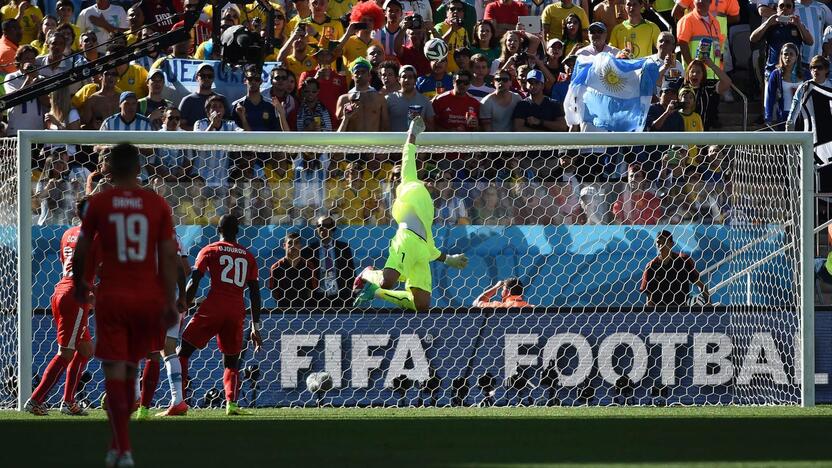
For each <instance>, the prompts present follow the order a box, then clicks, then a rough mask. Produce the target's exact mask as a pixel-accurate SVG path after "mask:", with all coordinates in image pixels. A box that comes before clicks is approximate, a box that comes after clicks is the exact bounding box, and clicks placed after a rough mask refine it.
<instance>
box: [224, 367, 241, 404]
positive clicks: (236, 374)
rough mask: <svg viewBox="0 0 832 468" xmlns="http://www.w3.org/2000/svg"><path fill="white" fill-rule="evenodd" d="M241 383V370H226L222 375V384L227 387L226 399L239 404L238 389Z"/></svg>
mask: <svg viewBox="0 0 832 468" xmlns="http://www.w3.org/2000/svg"><path fill="white" fill-rule="evenodd" d="M239 382H240V370H239V369H229V368H227V367H226V368H225V372H223V374H222V384H223V386H224V387H225V399H226V400H227V401H233V402H235V403H236V402H237V387H239V385H238V384H239Z"/></svg>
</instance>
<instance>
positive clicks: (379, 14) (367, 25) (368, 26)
mask: <svg viewBox="0 0 832 468" xmlns="http://www.w3.org/2000/svg"><path fill="white" fill-rule="evenodd" d="M350 21H351V22H350V25H349V26H347V31H346V33H344V37H343V38H341V42H340V45H339V46H338V47H336V48H335V55H336V56H337V55H339V50H342V51H343V60H344V68H349V66H350V64H351V63H352V62H353V61H354V60H355V59H357V58H359V57H366V56H367V50H368V49H369V48H370V46H373V45H375V46H378V47H380V48H383V46H382V44H381V42H379V41H378V40H377V39H373V38H372V33H373V31H374V30H376V29H378V28H380V27H382V26H383V25H384V12H383V11H382V10H381V8H379V6H378V5H376V4H375V3H374V2H363V3H359V4H358V5H356V6H355V7H354V8H353V9H352V13H351V14H350Z"/></svg>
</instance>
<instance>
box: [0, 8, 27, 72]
mask: <svg viewBox="0 0 832 468" xmlns="http://www.w3.org/2000/svg"><path fill="white" fill-rule="evenodd" d="M22 37H23V31H21V29H20V23H19V22H18V21H17V20H16V19H7V20H4V21H3V37H2V38H0V72H3V73H11V72H14V71H17V66H16V65H15V57H16V54H17V48H18V46H19V45H20V43H21V42H20V40H21V38H22Z"/></svg>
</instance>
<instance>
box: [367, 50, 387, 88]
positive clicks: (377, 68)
mask: <svg viewBox="0 0 832 468" xmlns="http://www.w3.org/2000/svg"><path fill="white" fill-rule="evenodd" d="M366 59H367V60H369V61H370V86H372V87H373V89H376V90H379V89H381V88H382V87H383V86H384V84H383V83H382V82H381V76H380V73H381V62H383V61H384V49H382V48H381V46H380V45H371V46H370V47H369V48H367V57H366Z"/></svg>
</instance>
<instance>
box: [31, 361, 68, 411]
mask: <svg viewBox="0 0 832 468" xmlns="http://www.w3.org/2000/svg"><path fill="white" fill-rule="evenodd" d="M68 365H69V361H67V360H66V359H64V358H62V357H61V355H60V354H56V355H55V356H54V357H53V358H52V360H51V361H49V365H47V366H46V371H44V373H43V378H41V379H40V384H38V388H36V389H35V391H34V392H32V401H36V402H38V403H43V402H44V401H45V400H46V396H47V395H48V394H49V391H50V390H52V387H53V386H55V382H57V381H58V377H60V376H61V373H62V372H63V371H65V370H66V367H67V366H68Z"/></svg>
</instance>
